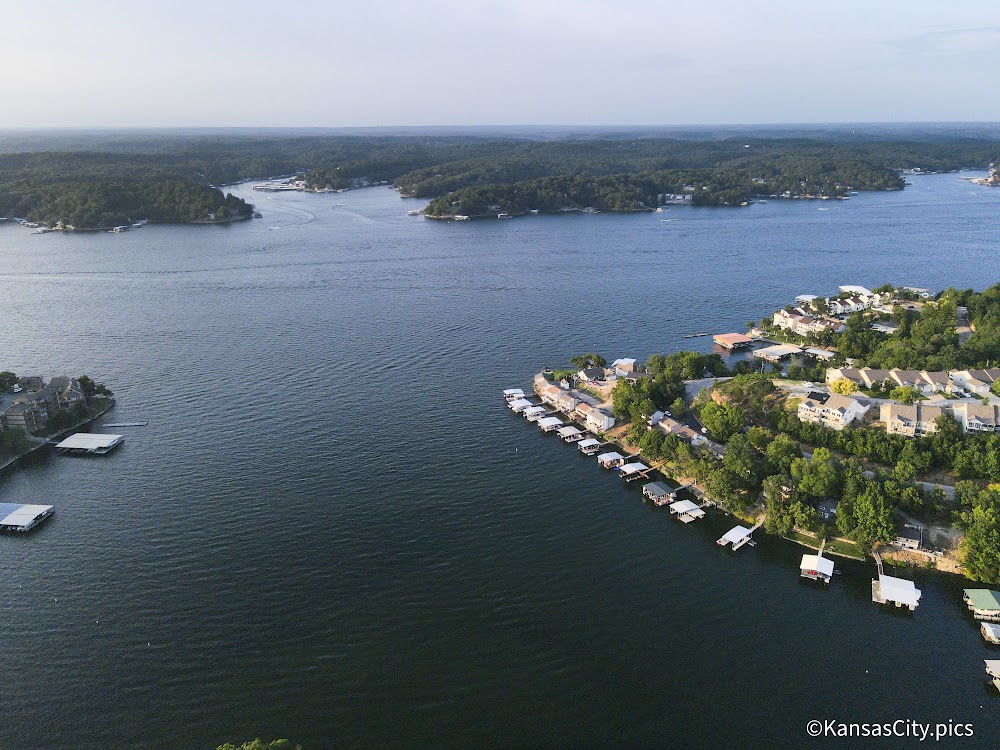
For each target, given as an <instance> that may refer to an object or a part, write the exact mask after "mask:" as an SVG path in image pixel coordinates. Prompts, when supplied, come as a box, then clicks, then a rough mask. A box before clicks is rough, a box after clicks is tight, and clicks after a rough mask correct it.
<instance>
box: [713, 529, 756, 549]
mask: <svg viewBox="0 0 1000 750" xmlns="http://www.w3.org/2000/svg"><path fill="white" fill-rule="evenodd" d="M749 541H750V529H748V528H747V527H746V526H734V527H733V528H731V529H730V530H729V531H727V532H726V533H725V534H723V535H722V536H721V537H720V538H719V539H718V541H716V544H718V545H719V546H720V547H725V546H727V545H730V544H731V545H733V549H739V548H740V547H742V546H743V545H744V544H746V543H747V542H749Z"/></svg>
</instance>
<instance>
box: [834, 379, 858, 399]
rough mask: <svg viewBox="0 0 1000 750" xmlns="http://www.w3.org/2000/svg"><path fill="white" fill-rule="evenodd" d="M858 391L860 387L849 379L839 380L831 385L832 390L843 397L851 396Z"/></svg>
mask: <svg viewBox="0 0 1000 750" xmlns="http://www.w3.org/2000/svg"><path fill="white" fill-rule="evenodd" d="M857 389H858V386H857V385H855V384H854V383H853V382H851V381H850V380H848V379H847V378H838V379H837V380H834V381H833V382H832V383H830V390H831V391H833V392H834V393H839V394H841V395H843V396H850V395H851V394H852V393H854V392H855V391H856V390H857Z"/></svg>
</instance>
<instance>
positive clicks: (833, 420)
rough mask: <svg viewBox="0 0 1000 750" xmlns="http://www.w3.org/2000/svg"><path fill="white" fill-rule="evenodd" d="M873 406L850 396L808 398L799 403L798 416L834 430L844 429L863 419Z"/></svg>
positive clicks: (835, 395)
mask: <svg viewBox="0 0 1000 750" xmlns="http://www.w3.org/2000/svg"><path fill="white" fill-rule="evenodd" d="M870 408H871V406H870V405H868V404H862V403H861V402H860V401H858V400H857V399H855V398H851V397H850V396H841V395H840V394H837V393H835V394H833V395H831V396H830V397H829V398H828V399H826V401H825V402H824V401H821V400H818V399H812V398H806V399H803V400H802V403H801V404H799V411H798V416H799V419H801V420H802V421H803V422H818V423H820V424H823V425H826V426H827V427H830V428H831V429H834V430H842V429H844V428H845V427H847V425H849V424H850V423H851V422H853V421H854V420H856V419H861V418H862V417H864V415H865V414H867V413H868V410H869V409H870Z"/></svg>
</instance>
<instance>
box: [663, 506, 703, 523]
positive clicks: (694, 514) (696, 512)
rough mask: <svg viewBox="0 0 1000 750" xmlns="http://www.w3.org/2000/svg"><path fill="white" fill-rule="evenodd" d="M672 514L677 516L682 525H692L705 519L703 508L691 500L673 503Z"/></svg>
mask: <svg viewBox="0 0 1000 750" xmlns="http://www.w3.org/2000/svg"><path fill="white" fill-rule="evenodd" d="M670 512H671V513H673V514H674V515H675V516H677V518H678V519H679V520H680V521H681V523H691V522H692V521H697V520H698V519H699V518H704V517H705V511H704V510H702V507H701V506H700V505H696V504H695V503H692V502H691V501H690V500H678V501H677V502H676V503H671V505H670Z"/></svg>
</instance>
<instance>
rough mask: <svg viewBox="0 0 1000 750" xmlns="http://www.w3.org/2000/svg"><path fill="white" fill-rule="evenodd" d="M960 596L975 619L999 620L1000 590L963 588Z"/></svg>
mask: <svg viewBox="0 0 1000 750" xmlns="http://www.w3.org/2000/svg"><path fill="white" fill-rule="evenodd" d="M962 598H963V599H964V600H965V603H966V604H968V605H969V609H970V610H971V611H972V615H973V617H975V618H976V619H977V620H989V621H991V622H1000V592H996V591H991V590H990V589H965V591H964V592H963V593H962Z"/></svg>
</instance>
